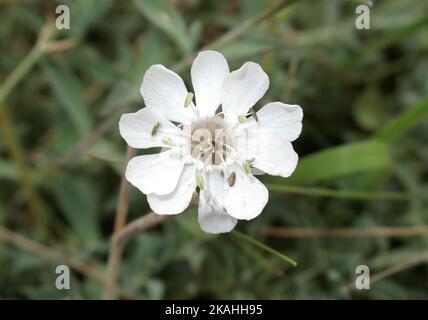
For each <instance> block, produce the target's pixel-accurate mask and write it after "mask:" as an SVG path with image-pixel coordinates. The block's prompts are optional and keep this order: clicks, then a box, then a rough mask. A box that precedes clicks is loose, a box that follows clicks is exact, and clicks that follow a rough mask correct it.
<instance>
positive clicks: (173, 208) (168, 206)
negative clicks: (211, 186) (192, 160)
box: [147, 165, 196, 214]
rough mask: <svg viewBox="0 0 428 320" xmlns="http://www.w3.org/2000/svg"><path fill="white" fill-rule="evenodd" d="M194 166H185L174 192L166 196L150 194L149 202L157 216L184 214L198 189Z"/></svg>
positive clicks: (148, 196)
mask: <svg viewBox="0 0 428 320" xmlns="http://www.w3.org/2000/svg"><path fill="white" fill-rule="evenodd" d="M193 169H194V166H193V165H188V166H185V167H184V169H183V172H182V174H181V177H180V180H179V181H178V184H177V186H176V187H175V189H174V191H173V192H171V193H170V194H166V195H162V196H160V195H157V194H154V193H150V194H148V195H147V201H148V203H149V205H150V208H151V209H152V210H153V211H154V212H155V213H157V214H178V213H181V212H183V211H184V210H185V209H186V208H187V207H188V206H189V203H190V201H191V200H192V194H193V192H194V191H195V188H196V182H195V177H194V174H193V173H194V172H193Z"/></svg>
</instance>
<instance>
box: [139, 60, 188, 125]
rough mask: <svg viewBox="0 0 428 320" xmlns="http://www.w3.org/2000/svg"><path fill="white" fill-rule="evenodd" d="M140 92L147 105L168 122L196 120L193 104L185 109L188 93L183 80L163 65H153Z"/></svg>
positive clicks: (146, 74)
mask: <svg viewBox="0 0 428 320" xmlns="http://www.w3.org/2000/svg"><path fill="white" fill-rule="evenodd" d="M140 92H141V95H142V96H143V98H144V102H145V104H146V105H147V106H148V107H151V108H154V109H156V110H157V111H159V112H160V113H162V114H163V116H164V117H165V118H167V119H168V120H171V121H176V122H181V123H188V122H190V121H191V120H192V119H193V118H194V115H193V111H192V108H193V107H194V106H193V103H191V105H189V106H188V107H187V108H184V101H185V100H186V97H187V93H188V92H187V89H186V86H185V84H184V82H183V80H182V79H181V78H180V76H179V75H178V74H176V73H175V72H173V71H171V70H169V69H167V68H165V67H164V66H163V65H160V64H156V65H153V66H151V67H150V68H149V69H148V70H147V71H146V73H145V74H144V78H143V83H142V84H141V88H140Z"/></svg>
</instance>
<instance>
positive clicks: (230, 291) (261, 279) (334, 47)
mask: <svg viewBox="0 0 428 320" xmlns="http://www.w3.org/2000/svg"><path fill="white" fill-rule="evenodd" d="M274 2H275V1H255V0H253V1H243V0H238V1H226V0H221V1H193V0H177V1H176V0H174V1H173V0H165V1H163V0H134V1H113V0H90V1H88V0H78V1H77V0H76V1H75V0H67V1H61V3H60V2H59V1H47V2H43V3H42V2H40V1H26V2H25V3H21V2H13V1H12V2H11V1H6V2H5V3H2V4H1V5H0V6H1V10H0V30H2V31H1V32H2V41H1V42H0V52H1V53H0V96H1V97H2V98H1V99H0V100H2V101H0V112H1V113H0V115H1V117H0V120H2V121H1V122H0V129H1V131H0V225H1V227H4V228H6V229H7V230H13V231H14V232H16V233H18V234H21V235H23V236H25V237H26V238H28V239H31V240H33V241H35V242H37V243H40V244H44V245H45V246H46V247H41V251H42V252H39V251H37V250H35V251H36V252H33V251H34V250H33V251H32V250H28V248H25V246H24V247H23V246H22V245H20V244H19V243H18V244H17V243H15V242H16V240H15V242H14V240H11V239H10V238H8V237H7V234H6V233H5V232H4V230H3V229H2V228H0V266H1V268H0V298H6V299H9V298H23V299H36V298H37V299H44V298H55V299H61V298H85V299H96V298H100V297H101V296H102V291H103V285H102V284H101V283H100V279H99V277H102V276H103V275H104V271H105V265H106V260H107V255H108V250H109V245H110V237H111V233H112V230H113V225H114V216H115V211H116V206H117V199H118V194H119V188H120V179H121V174H122V173H123V160H124V158H125V150H126V145H125V142H124V141H123V140H122V139H121V137H120V135H119V132H118V125H117V123H118V118H119V115H120V113H123V112H133V111H136V110H138V109H139V108H140V107H142V106H143V105H144V103H143V100H142V98H141V96H140V94H139V86H140V83H141V80H142V77H143V74H144V72H145V70H146V69H147V68H148V67H149V66H150V65H152V64H155V63H161V64H164V65H165V66H167V67H168V68H171V69H172V68H175V70H177V72H179V73H180V75H181V76H182V77H183V79H184V80H185V82H186V84H187V85H188V88H189V91H191V81H190V72H189V71H190V70H189V67H190V62H191V59H190V60H188V59H187V58H188V57H191V56H192V54H194V53H197V51H198V50H199V48H202V47H204V46H207V45H208V46H209V45H210V43H213V42H214V41H215V40H216V39H218V38H220V37H221V36H223V35H224V34H225V33H226V32H228V31H230V30H234V32H236V29H237V28H238V31H239V32H241V30H243V32H242V34H241V35H240V36H239V37H236V38H233V37H232V41H230V40H227V39H226V41H225V42H221V46H220V48H221V51H222V52H223V53H224V54H225V55H226V57H227V58H228V60H229V64H230V68H231V70H234V69H236V68H238V67H240V66H241V65H242V63H244V62H245V61H247V60H252V61H256V62H258V63H260V64H261V65H262V67H263V69H264V70H266V72H267V73H268V75H269V78H270V87H269V90H268V91H267V94H266V96H265V97H264V98H263V99H262V100H261V101H260V102H259V103H258V104H257V105H256V108H260V107H262V106H263V105H264V104H265V103H267V102H271V101H284V102H286V103H290V104H299V105H301V106H302V107H303V110H304V120H303V132H302V134H301V136H300V137H299V139H297V140H296V141H295V142H293V146H294V148H295V149H296V151H297V152H298V154H299V157H300V161H299V163H298V166H297V169H296V171H295V172H294V174H293V175H292V176H291V177H290V178H287V179H284V178H281V177H268V176H261V177H259V178H260V180H262V181H263V182H264V183H266V185H267V186H268V187H269V189H270V200H269V203H268V205H267V206H266V208H265V210H264V212H263V214H262V215H261V216H260V217H258V218H257V219H255V220H252V221H249V222H240V223H239V224H238V230H239V231H238V232H237V233H231V234H226V235H218V236H212V235H207V234H205V233H203V232H202V231H201V230H200V227H199V225H198V222H197V213H196V210H194V209H189V210H187V211H186V212H185V213H184V214H182V215H179V216H177V217H174V218H172V219H170V220H167V221H165V222H164V223H162V225H161V226H160V227H156V228H153V229H151V230H147V231H144V232H141V233H139V234H138V235H137V236H136V237H135V238H134V239H131V241H130V242H129V243H128V246H127V247H126V249H125V252H124V256H123V261H122V264H121V269H120V275H119V284H120V286H119V294H120V297H122V298H142V299H164V298H181V299H192V298H193V299H194V298H218V299H221V298H229V299H256V298H263V299H302V298H327V299H330V298H333V299H334V298H340V299H349V298H365V299H366V298H367V299H386V298H394V299H403V298H425V299H426V298H428V291H427V288H426V285H425V282H424V281H422V280H423V279H424V278H425V277H426V273H427V271H428V269H427V265H426V259H425V260H421V261H420V262H418V263H416V264H410V265H409V266H406V263H408V262H409V261H410V262H411V261H419V260H418V259H420V257H421V255H424V254H425V253H426V247H427V245H428V237H427V235H426V234H423V233H422V234H421V233H418V234H415V235H413V236H406V237H404V236H400V237H387V236H376V237H367V236H362V237H346V238H335V237H323V238H311V237H299V238H296V237H289V238H281V237H273V236H268V234H267V233H265V231H266V230H267V229H269V227H288V228H305V227H311V228H333V227H334V228H368V227H374V226H391V227H394V226H424V225H427V224H428V218H427V217H428V215H427V214H428V197H427V194H428V192H427V191H428V183H427V179H426V177H427V176H428V165H427V164H428V148H427V145H428V125H427V124H428V122H427V115H428V100H427V99H428V98H427V97H428V80H427V76H426V75H427V74H428V64H427V61H428V59H427V57H428V50H427V49H428V38H427V37H426V34H427V32H428V19H427V14H426V12H428V3H427V2H426V1H417V0H405V1H403V0H379V1H375V3H374V7H373V8H372V9H371V26H372V27H371V29H370V30H356V29H355V24H354V22H355V6H356V5H358V4H360V3H361V1H334V0H322V1H296V2H295V3H294V4H293V5H291V6H288V7H285V8H282V9H281V10H278V11H277V12H274V13H273V14H272V15H270V16H269V17H268V18H266V19H264V20H263V21H261V22H260V23H258V24H256V25H253V23H254V17H256V16H258V15H259V14H260V13H261V12H265V11H266V10H267V9H268V7H269V5H272V4H273V3H274ZM57 4H67V5H69V6H70V9H71V13H72V16H71V30H63V31H58V32H56V33H55V36H54V37H55V40H70V39H71V40H73V41H75V44H74V45H72V46H71V47H70V48H68V49H66V50H65V49H64V50H59V51H54V52H50V53H48V54H41V53H40V52H39V51H37V50H36V51H31V50H32V48H33V46H34V44H35V39H36V38H37V34H38V33H39V32H40V30H41V29H42V27H43V25H44V23H45V17H46V15H47V13H48V14H53V13H54V10H55V6H56V5H57ZM246 22H247V23H249V24H248V25H251V28H249V29H245V28H244V29H239V28H242V26H243V25H244V27H245V26H246V24H245V23H246ZM232 35H233V33H232ZM30 52H32V54H29V53H30ZM26 57H27V58H26ZM24 59H26V60H24ZM22 61H24V63H23V64H22ZM18 66H19V67H18ZM16 70H18V72H17V71H16ZM10 75H12V77H10ZM21 76H22V77H21ZM7 79H9V80H7ZM5 83H6V84H7V85H4V84H5ZM3 97H4V99H3ZM6 108H7V111H8V112H7V113H6V112H3V111H5V110H6ZM7 114H10V119H7V118H5V115H6V117H7ZM4 119H6V120H10V123H11V124H12V125H13V129H14V130H13V131H14V132H15V133H16V135H17V139H15V140H16V141H13V143H12V145H14V147H15V149H14V150H16V144H19V146H18V147H20V148H21V149H22V150H23V151H24V152H23V156H24V158H25V159H24V160H25V163H26V164H27V165H28V168H24V169H23V168H22V164H19V163H17V162H16V157H13V155H12V153H11V152H10V145H11V140H10V136H9V137H8V135H7V134H4V133H5V132H6V133H9V134H10V131H7V130H6V131H5V130H4V126H5V123H6V124H7V121H6V122H5V121H4ZM12 140H13V139H12ZM18 149H19V148H18ZM144 152H145V151H144ZM64 159H65V160H64ZM23 172H24V173H25V174H26V176H25V178H26V179H24V180H25V183H26V184H27V187H26V188H27V189H28V184H30V187H31V184H32V187H33V189H34V190H35V191H36V192H37V194H36V195H38V197H39V198H40V199H41V201H42V205H43V206H41V207H42V208H44V209H43V210H45V211H46V212H45V213H46V215H47V216H48V220H49V221H48V225H49V229H48V233H47V235H44V233H43V232H42V230H41V227H40V225H39V224H38V223H37V220H35V218H34V215H33V212H32V211H31V208H32V205H31V201H32V200H31V199H33V200H34V198H35V197H34V194H32V196H33V197H29V196H28V190H27V189H25V188H23V182H22V180H23V179H22V174H23ZM30 194H31V190H30ZM36 199H37V197H36ZM148 211H149V207H148V205H147V201H146V198H145V196H144V195H142V194H141V193H140V192H138V191H137V190H136V189H134V188H132V189H131V191H130V195H129V214H128V219H127V221H132V220H134V219H136V218H138V217H140V216H142V215H144V214H145V213H147V212H148ZM338 239H340V241H337V240H338ZM37 248H38V249H40V248H39V247H37ZM46 249H48V252H46ZM49 249H51V250H53V251H54V252H53V253H52V252H51V251H49ZM283 253H286V254H287V256H284V255H283ZM63 256H66V257H68V258H70V259H73V261H74V262H77V263H78V265H83V266H84V267H86V268H88V267H90V268H92V269H91V270H95V271H94V272H92V273H91V272H89V274H88V273H85V274H83V275H82V274H80V273H81V272H82V271H81V270H76V269H79V268H74V271H73V272H72V274H73V276H72V283H73V285H72V290H71V291H70V292H67V293H63V292H59V291H58V290H56V289H55V287H54V277H55V275H54V273H53V270H54V268H55V266H56V265H58V264H60V263H63V262H64V261H62V260H61V257H63ZM288 257H292V258H293V259H295V260H296V261H297V262H298V264H297V266H296V267H293V266H291V265H290V264H289V263H292V264H294V263H293V261H291V260H290V258H288ZM360 264H366V265H368V266H369V267H370V269H371V273H372V276H374V275H376V273H378V272H381V271H383V270H385V269H388V268H391V267H396V266H399V267H400V266H401V267H402V269H401V272H399V273H396V274H392V275H390V276H388V277H386V278H383V279H379V280H378V281H375V282H374V283H372V285H371V289H370V290H368V291H364V292H355V291H353V290H349V289H348V287H347V286H348V285H349V284H350V283H352V281H353V279H354V277H355V267H356V266H357V265H360ZM403 265H404V267H403Z"/></svg>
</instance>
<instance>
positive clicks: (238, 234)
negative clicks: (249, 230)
mask: <svg viewBox="0 0 428 320" xmlns="http://www.w3.org/2000/svg"><path fill="white" fill-rule="evenodd" d="M232 235H234V236H236V237H237V238H239V239H243V240H245V241H248V242H250V243H252V244H253V245H255V246H256V247H258V248H260V249H262V250H265V251H267V252H269V253H270V254H273V255H274V256H276V257H278V258H280V259H281V260H283V261H285V262H287V263H289V264H291V265H292V266H293V267H297V261H296V260H294V259H292V258H290V257H287V256H286V255H285V254H282V253H281V252H279V251H276V250H275V249H273V248H271V247H269V246H267V245H265V244H264V243H261V242H260V241H257V240H256V239H254V238H252V237H250V236H247V235H246V234H243V233H241V232H239V231H237V230H234V231H232Z"/></svg>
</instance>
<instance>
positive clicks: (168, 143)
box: [162, 137, 175, 147]
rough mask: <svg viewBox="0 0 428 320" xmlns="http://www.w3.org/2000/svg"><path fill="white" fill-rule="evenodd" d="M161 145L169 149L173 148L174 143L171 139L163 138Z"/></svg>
mask: <svg viewBox="0 0 428 320" xmlns="http://www.w3.org/2000/svg"><path fill="white" fill-rule="evenodd" d="M162 143H163V144H166V145H167V146H170V147H174V146H175V143H174V142H173V141H172V140H171V138H168V137H165V138H163V139H162Z"/></svg>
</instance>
